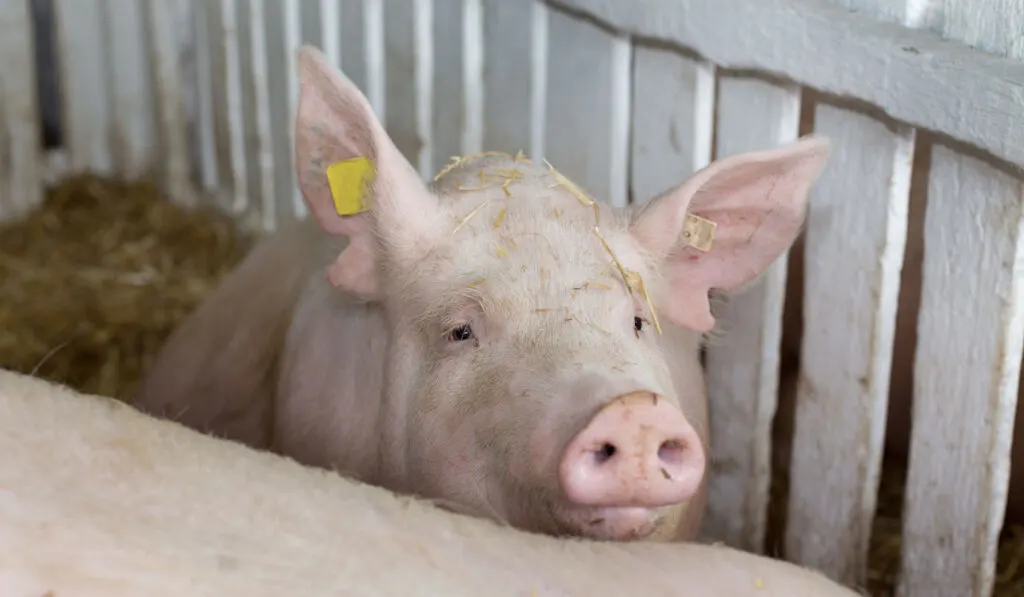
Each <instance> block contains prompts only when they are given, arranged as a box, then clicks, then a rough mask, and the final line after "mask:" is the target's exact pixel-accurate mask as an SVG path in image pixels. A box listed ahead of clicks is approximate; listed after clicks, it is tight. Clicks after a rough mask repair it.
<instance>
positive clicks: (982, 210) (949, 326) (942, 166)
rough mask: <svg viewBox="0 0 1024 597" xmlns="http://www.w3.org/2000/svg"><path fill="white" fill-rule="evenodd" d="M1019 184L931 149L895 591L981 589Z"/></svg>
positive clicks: (991, 559) (1015, 305)
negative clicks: (897, 588)
mask: <svg viewBox="0 0 1024 597" xmlns="http://www.w3.org/2000/svg"><path fill="white" fill-rule="evenodd" d="M1022 207H1024V182H1022V180H1021V179H1019V178H1016V177H1013V176H1010V175H1008V174H1005V173H1003V172H1001V171H998V170H996V169H994V168H992V167H991V166H988V165H986V164H985V163H983V162H980V161H978V160H976V159H975V158H973V157H968V156H965V155H963V154H959V153H956V152H955V151H953V150H951V149H948V148H946V147H944V146H941V145H936V146H935V147H934V149H933V151H932V166H931V179H930V181H929V187H928V209H927V212H926V214H925V222H924V234H925V239H926V249H925V254H924V264H923V271H922V277H923V279H922V290H921V307H920V314H919V316H918V323H917V326H918V327H917V334H918V347H917V354H916V358H915V363H914V410H913V415H914V423H913V428H912V430H911V431H912V432H911V450H910V467H909V472H908V476H907V491H906V497H905V501H904V506H903V517H904V531H903V553H902V571H903V572H902V578H901V581H900V592H901V594H902V595H905V596H906V597H911V596H917V595H928V596H934V597H943V596H947V595H948V596H949V597H953V596H954V595H955V596H957V597H960V596H963V595H979V596H984V595H989V594H990V592H991V589H992V585H993V577H994V573H995V556H996V543H997V537H998V533H999V530H1000V528H1001V526H1002V521H1003V509H1004V507H1005V504H1006V488H1007V482H1008V475H1009V455H1010V443H1011V440H1012V432H1013V420H1014V416H1013V413H1014V411H1015V408H1016V403H1017V391H1018V374H1019V371H1020V363H1021V342H1022V338H1024V295H1022V291H1021V290H1022V288H1021V284H1022V282H1024V276H1022V275H1021V274H1022V272H1024V246H1022V238H1024V237H1022V230H1024V212H1022Z"/></svg>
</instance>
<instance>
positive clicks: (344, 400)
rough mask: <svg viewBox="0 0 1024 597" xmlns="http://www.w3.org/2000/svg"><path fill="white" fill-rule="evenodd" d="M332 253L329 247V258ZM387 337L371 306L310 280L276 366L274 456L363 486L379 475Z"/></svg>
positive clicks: (321, 279)
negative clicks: (343, 476) (325, 470)
mask: <svg viewBox="0 0 1024 597" xmlns="http://www.w3.org/2000/svg"><path fill="white" fill-rule="evenodd" d="M337 251H338V248H337V247H333V253H332V254H333V255H335V256H336V255H337ZM387 342H388V333H387V327H386V325H385V320H384V316H383V315H382V311H381V309H380V308H379V307H378V306H377V305H376V304H367V303H363V302H360V301H358V300H354V299H351V298H348V297H346V296H345V295H343V294H342V293H340V292H338V291H337V290H336V289H335V288H333V287H332V286H331V285H330V284H329V283H328V282H327V280H326V278H325V276H314V277H312V278H310V279H309V280H308V282H307V284H306V287H305V289H304V291H303V293H302V296H301V298H300V299H299V301H298V304H297V306H296V309H295V314H294V317H293V318H292V321H291V325H290V328H289V330H288V333H287V337H286V339H285V343H284V352H283V354H282V356H281V360H280V377H279V385H278V388H277V396H276V399H275V401H274V432H273V435H274V445H273V450H274V451H275V452H278V453H280V454H283V455H285V456H288V457H290V458H293V459H295V460H297V461H298V462H301V463H303V464H306V465H309V466H318V467H323V468H329V469H333V470H337V471H339V472H342V473H344V474H346V475H348V476H350V477H354V478H357V479H360V480H363V481H366V482H369V483H377V482H379V481H380V479H379V476H378V474H377V472H378V469H377V464H378V451H379V448H380V443H381V440H380V438H381V428H380V415H379V412H380V409H381V406H382V403H381V400H382V396H383V389H384V369H385V358H386V351H387Z"/></svg>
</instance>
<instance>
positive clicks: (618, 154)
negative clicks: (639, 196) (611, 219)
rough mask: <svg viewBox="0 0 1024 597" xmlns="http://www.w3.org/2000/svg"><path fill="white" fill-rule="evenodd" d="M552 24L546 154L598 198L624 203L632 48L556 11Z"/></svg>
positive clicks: (625, 196)
mask: <svg viewBox="0 0 1024 597" xmlns="http://www.w3.org/2000/svg"><path fill="white" fill-rule="evenodd" d="M548 27H549V30H548V44H549V45H548V79H547V114H546V115H545V116H546V123H545V129H546V136H545V141H544V145H545V148H544V154H545V157H546V158H547V159H548V161H549V162H550V163H551V164H552V165H553V166H554V167H555V168H557V169H558V170H559V171H561V172H562V173H563V174H565V175H566V176H568V177H569V178H570V179H572V180H573V181H574V182H576V183H577V184H578V185H580V186H581V187H582V188H584V189H586V190H587V191H589V192H590V193H593V194H594V196H595V198H596V199H600V200H602V201H609V202H610V203H611V204H612V205H617V206H625V205H626V204H627V202H628V189H627V188H626V173H627V168H628V164H627V162H628V159H627V152H628V149H629V142H628V131H629V118H630V111H629V99H630V87H631V76H630V61H631V53H632V46H631V44H630V43H629V40H628V39H627V38H624V37H619V36H614V35H612V34H610V33H608V32H607V31H605V30H603V29H600V28H598V27H597V26H595V25H594V24H592V23H589V22H587V21H584V20H580V19H578V18H576V17H574V16H571V15H568V14H565V13H563V12H561V11H557V10H552V11H551V13H550V15H549V24H548Z"/></svg>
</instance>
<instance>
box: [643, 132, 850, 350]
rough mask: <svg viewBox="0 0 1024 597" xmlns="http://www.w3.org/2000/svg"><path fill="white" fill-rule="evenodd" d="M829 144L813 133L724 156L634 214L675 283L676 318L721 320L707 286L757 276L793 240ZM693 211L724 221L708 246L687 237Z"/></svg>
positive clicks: (669, 311)
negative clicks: (702, 248) (713, 312)
mask: <svg viewBox="0 0 1024 597" xmlns="http://www.w3.org/2000/svg"><path fill="white" fill-rule="evenodd" d="M830 148H831V144H830V142H829V140H828V139H827V138H824V137H815V136H809V137H804V138H802V139H800V140H798V141H797V142H795V143H792V144H789V145H785V146H782V147H779V148H775V149H770V150H767V151H758V152H751V153H745V154H740V155H735V156H731V157H728V158H724V159H721V160H719V161H717V162H714V163H712V164H711V165H710V166H708V167H707V168H704V169H703V170H701V171H699V172H697V173H696V174H694V175H693V176H692V177H691V178H690V179H689V180H687V181H686V182H684V183H683V184H681V185H679V186H678V187H675V188H674V189H671V190H669V191H667V192H666V193H664V194H662V195H660V196H658V197H656V198H655V199H653V200H651V201H650V202H649V203H647V204H646V205H644V206H643V207H642V208H640V209H639V210H638V211H636V212H635V213H634V215H633V220H632V223H631V232H632V234H633V236H634V237H635V238H636V240H637V241H638V242H639V243H640V245H641V246H643V247H644V248H645V249H646V250H647V251H649V252H650V253H651V254H653V255H654V256H655V258H657V259H659V260H660V262H661V264H662V265H661V267H662V272H663V275H664V276H665V278H666V279H667V280H668V282H669V284H670V286H671V292H672V296H671V298H670V299H669V304H666V305H663V306H661V310H663V311H664V312H665V313H666V315H667V316H668V317H669V319H671V320H672V321H673V322H675V323H676V324H678V325H681V326H685V327H688V328H690V329H692V330H696V331H699V332H706V331H709V330H710V329H711V328H712V327H714V324H715V319H714V317H713V316H712V315H711V308H710V304H709V302H708V291H709V290H710V289H712V288H716V289H720V290H734V289H736V288H738V287H740V286H742V285H744V284H746V283H747V282H750V281H751V280H753V279H754V278H756V277H757V276H758V275H760V274H761V272H763V271H764V269H765V268H766V267H768V265H770V264H771V263H772V261H774V260H775V259H776V258H777V257H778V256H779V255H781V254H782V253H783V252H784V251H785V250H786V249H787V248H788V247H789V246H790V245H791V244H792V243H793V241H794V240H795V239H796V237H797V235H798V234H799V233H800V228H801V226H802V225H803V222H804V217H805V214H806V207H807V196H808V193H809V191H810V188H811V185H812V184H813V183H814V181H815V180H816V179H817V178H818V175H819V174H820V173H821V170H822V168H823V167H824V165H825V161H826V160H827V159H828V155H829V152H830ZM687 214H693V215H696V216H699V217H701V218H704V219H707V220H710V221H712V222H714V223H715V224H717V228H716V230H715V233H714V238H713V241H712V244H711V247H710V249H709V250H708V251H706V252H704V251H700V250H698V249H697V248H695V247H693V246H690V245H689V244H688V243H687V242H686V241H685V239H684V238H683V232H684V226H685V223H686V219H687Z"/></svg>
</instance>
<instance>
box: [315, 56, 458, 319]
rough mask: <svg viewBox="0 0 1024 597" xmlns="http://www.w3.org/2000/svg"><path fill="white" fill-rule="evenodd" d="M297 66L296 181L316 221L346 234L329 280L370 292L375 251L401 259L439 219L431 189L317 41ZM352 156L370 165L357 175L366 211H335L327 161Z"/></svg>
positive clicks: (420, 250)
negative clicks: (362, 186) (363, 183)
mask: <svg viewBox="0 0 1024 597" xmlns="http://www.w3.org/2000/svg"><path fill="white" fill-rule="evenodd" d="M297 70H298V78H299V105H298V110H297V114H296V121H295V167H296V174H297V177H298V181H299V188H300V189H301V190H302V197H303V199H304V200H305V203H306V206H307V207H308V208H309V211H310V213H311V214H312V216H313V217H314V218H315V219H316V221H317V223H318V224H319V225H320V228H321V229H322V230H323V231H324V232H326V233H328V234H331V235H337V236H346V237H348V239H349V243H348V246H346V247H345V249H344V250H343V251H342V252H341V254H340V255H339V256H338V258H337V260H336V261H335V262H334V263H332V264H331V265H330V266H328V268H327V274H328V277H329V279H330V281H331V283H332V284H333V285H334V286H336V287H338V288H340V289H343V290H345V291H347V292H349V293H352V294H354V295H357V296H360V297H362V298H365V299H373V298H375V297H376V296H378V294H379V292H380V283H379V273H378V272H379V267H378V265H379V262H380V259H381V257H382V255H385V254H386V256H387V257H388V259H389V260H390V262H391V263H392V264H396V263H397V264H399V265H400V264H402V263H411V262H413V261H415V260H416V259H417V258H419V257H422V256H423V255H424V254H425V251H426V250H427V246H428V243H427V242H426V241H427V240H428V239H429V238H430V237H431V236H433V235H434V234H436V229H437V227H438V226H439V222H438V213H437V212H438V201H437V197H436V196H435V195H434V194H432V193H431V192H430V191H429V190H428V189H427V187H426V185H425V184H424V183H423V180H422V179H421V178H420V176H419V174H418V173H417V172H416V170H415V169H414V168H413V167H412V165H411V164H410V163H409V162H408V160H406V159H405V157H404V156H403V155H402V154H401V153H400V152H399V150H398V148H397V147H395V145H394V143H392V141H391V138H390V137H389V136H388V134H387V133H386V132H385V130H384V127H383V126H382V125H381V123H380V121H379V120H378V119H377V117H376V116H375V115H374V113H373V109H372V108H371V107H370V103H369V102H368V101H367V99H366V96H364V95H363V93H362V92H361V91H359V88H358V87H356V86H355V85H354V84H353V83H352V82H351V81H349V80H348V79H347V78H346V77H345V76H344V75H342V74H341V72H339V71H338V70H337V69H335V68H334V67H332V66H331V65H330V63H328V62H327V60H326V58H325V57H324V55H323V54H322V53H321V52H320V51H319V50H318V49H316V48H314V47H312V46H303V47H302V48H300V49H299V52H298V69H297ZM359 157H362V158H366V160H368V164H369V165H370V166H371V170H370V171H369V172H370V174H369V176H368V177H367V178H364V179H363V180H365V181H366V186H365V191H364V194H363V196H362V203H363V205H365V206H366V211H363V212H359V213H347V215H339V211H338V208H337V207H336V206H335V201H334V197H333V195H332V194H331V189H330V185H329V183H328V177H327V169H328V167H330V166H332V165H333V164H337V163H338V162H342V161H344V160H350V159H352V158H359ZM351 175H355V176H359V175H360V174H359V173H358V172H356V173H354V174H350V176H351Z"/></svg>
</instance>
